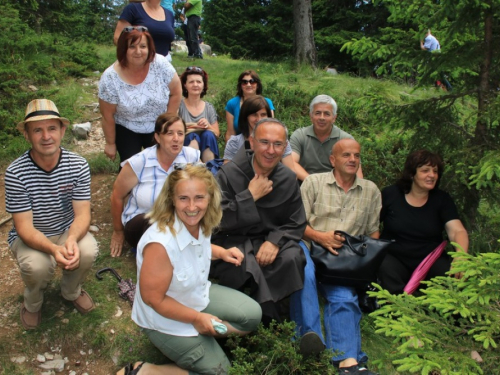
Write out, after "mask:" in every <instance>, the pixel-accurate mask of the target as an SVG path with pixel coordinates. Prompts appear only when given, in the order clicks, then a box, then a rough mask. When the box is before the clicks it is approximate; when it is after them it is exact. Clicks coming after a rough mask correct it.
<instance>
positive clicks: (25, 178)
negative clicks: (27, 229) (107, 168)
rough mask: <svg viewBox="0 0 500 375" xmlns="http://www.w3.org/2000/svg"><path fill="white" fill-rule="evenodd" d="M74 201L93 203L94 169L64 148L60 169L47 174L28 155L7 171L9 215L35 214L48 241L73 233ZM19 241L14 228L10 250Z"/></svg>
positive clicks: (6, 195)
mask: <svg viewBox="0 0 500 375" xmlns="http://www.w3.org/2000/svg"><path fill="white" fill-rule="evenodd" d="M73 201H90V169H89V165H88V164H87V161H86V160H85V159H84V158H82V157H81V156H80V155H77V154H75V153H72V152H69V151H67V150H65V149H63V148H61V155H60V156H59V161H58V163H57V165H56V166H55V168H54V169H53V170H51V171H49V172H47V171H45V170H43V169H42V168H40V167H39V166H38V165H37V164H36V163H35V162H34V161H33V159H32V158H31V156H30V151H26V152H25V153H24V154H23V155H22V156H21V157H19V158H18V159H16V160H14V162H12V164H11V165H10V166H9V167H8V168H7V170H6V171H5V203H6V210H7V212H10V213H11V214H15V213H20V212H27V211H32V213H33V226H34V227H35V229H37V230H39V231H40V232H42V233H43V234H44V235H45V236H47V237H50V236H58V235H60V234H62V233H64V232H65V231H67V230H68V229H69V227H70V226H71V224H72V223H73V220H74V218H75V213H74V211H73ZM17 237H18V234H17V231H16V228H15V227H13V228H12V229H11V231H10V232H9V237H8V242H9V246H10V245H12V243H13V242H14V241H15V239H16V238H17Z"/></svg>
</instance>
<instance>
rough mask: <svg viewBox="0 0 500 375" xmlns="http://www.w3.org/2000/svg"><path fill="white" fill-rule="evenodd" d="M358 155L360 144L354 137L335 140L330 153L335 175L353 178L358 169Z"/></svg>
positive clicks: (359, 153)
mask: <svg viewBox="0 0 500 375" xmlns="http://www.w3.org/2000/svg"><path fill="white" fill-rule="evenodd" d="M360 157H361V145H360V144H359V143H358V142H356V141H355V140H354V139H350V138H344V139H341V140H340V141H338V142H336V143H335V144H334V145H333V147H332V153H331V155H330V163H331V164H332V167H333V168H334V171H333V173H334V175H335V177H336V178H338V177H342V178H344V179H345V178H349V179H350V178H352V179H354V178H355V176H356V172H357V171H358V169H359V161H360Z"/></svg>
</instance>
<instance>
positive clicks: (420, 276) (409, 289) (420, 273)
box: [404, 241, 448, 294]
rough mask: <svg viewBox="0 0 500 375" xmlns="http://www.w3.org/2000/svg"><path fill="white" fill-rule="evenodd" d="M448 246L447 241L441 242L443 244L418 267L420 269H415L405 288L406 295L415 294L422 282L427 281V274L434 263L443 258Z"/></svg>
mask: <svg viewBox="0 0 500 375" xmlns="http://www.w3.org/2000/svg"><path fill="white" fill-rule="evenodd" d="M447 244H448V242H447V241H443V242H441V244H440V245H439V246H438V247H436V248H435V249H434V250H432V252H431V253H430V254H429V255H427V256H426V257H425V259H424V260H423V261H422V262H421V263H420V264H419V265H418V267H417V268H415V271H413V273H412V274H411V277H410V281H408V284H406V286H405V288H404V291H405V293H406V294H413V292H414V291H415V290H417V288H418V286H419V285H420V282H421V281H422V280H424V279H425V277H426V276H427V272H429V270H430V269H431V267H432V265H433V264H434V262H435V261H436V260H437V259H438V258H439V257H440V256H441V254H443V251H444V249H445V247H446V245H447Z"/></svg>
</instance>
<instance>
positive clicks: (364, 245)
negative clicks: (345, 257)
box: [334, 230, 366, 257]
mask: <svg viewBox="0 0 500 375" xmlns="http://www.w3.org/2000/svg"><path fill="white" fill-rule="evenodd" d="M334 233H335V234H339V235H341V236H342V237H344V238H345V242H344V244H346V245H347V246H349V249H351V250H352V251H353V252H354V253H356V254H358V255H359V256H362V257H364V256H365V255H366V244H365V243H363V247H362V249H363V250H364V251H358V250H357V249H355V248H354V246H352V244H351V238H353V236H351V235H350V234H349V233H346V232H343V231H341V230H336V231H335V232H334Z"/></svg>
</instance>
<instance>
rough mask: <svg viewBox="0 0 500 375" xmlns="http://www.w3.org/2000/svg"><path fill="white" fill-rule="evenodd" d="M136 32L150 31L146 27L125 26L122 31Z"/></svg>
mask: <svg viewBox="0 0 500 375" xmlns="http://www.w3.org/2000/svg"><path fill="white" fill-rule="evenodd" d="M134 30H137V31H140V32H144V31H148V28H147V27H146V26H125V27H124V28H123V30H122V33H131V32H132V31H134Z"/></svg>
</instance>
